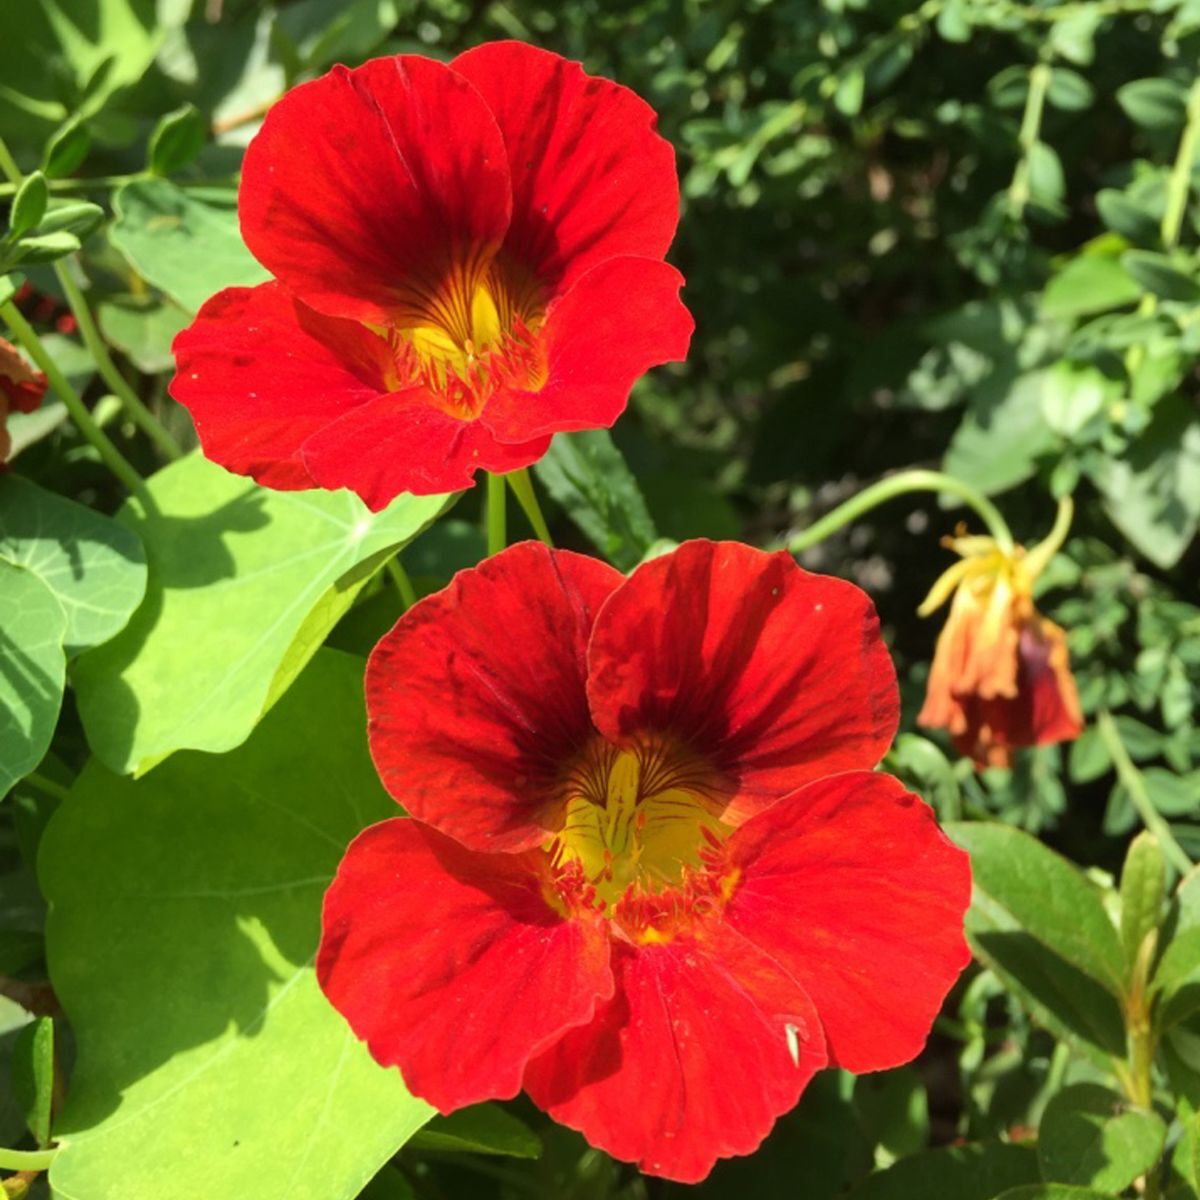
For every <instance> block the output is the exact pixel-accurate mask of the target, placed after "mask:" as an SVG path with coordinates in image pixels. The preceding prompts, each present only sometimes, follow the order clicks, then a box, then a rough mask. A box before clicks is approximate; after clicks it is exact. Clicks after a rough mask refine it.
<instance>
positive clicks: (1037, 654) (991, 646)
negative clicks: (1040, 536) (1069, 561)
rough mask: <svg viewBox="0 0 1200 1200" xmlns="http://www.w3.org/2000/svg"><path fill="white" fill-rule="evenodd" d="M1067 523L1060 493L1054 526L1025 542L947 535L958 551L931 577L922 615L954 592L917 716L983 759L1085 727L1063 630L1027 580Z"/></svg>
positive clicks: (1068, 736)
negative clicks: (1007, 544)
mask: <svg viewBox="0 0 1200 1200" xmlns="http://www.w3.org/2000/svg"><path fill="white" fill-rule="evenodd" d="M1070 524H1071V503H1070V501H1069V500H1066V501H1063V502H1062V504H1061V505H1060V507H1059V518H1058V520H1057V522H1056V523H1055V527H1054V529H1053V530H1052V531H1051V533H1050V536H1049V537H1047V538H1046V540H1045V541H1044V542H1041V543H1039V544H1038V545H1037V546H1035V547H1033V549H1031V550H1028V551H1027V550H1026V549H1025V548H1024V547H1023V546H1014V547H1013V548H1012V549H1011V550H1006V549H1004V548H1002V547H1001V546H1000V545H999V544H998V543H997V542H996V541H995V539H994V538H990V537H982V536H964V535H962V534H960V535H959V536H958V537H953V538H947V539H946V544H947V546H949V547H950V548H951V549H952V550H954V551H956V552H957V553H958V554H959V555H961V556H962V557H961V558H960V560H959V561H958V562H956V563H955V564H954V565H953V566H952V567H950V568H949V570H947V571H946V572H945V574H943V575H942V577H941V578H940V579H939V580H938V581H937V582H936V583H935V584H934V585H933V588H932V589H931V590H930V593H929V595H928V596H927V597H926V598H925V601H924V603H922V605H921V607H920V609H919V610H918V611H919V612H920V613H921V615H922V616H928V615H929V614H930V613H932V612H934V611H936V610H937V609H938V608H940V607H941V606H942V605H943V604H945V603H946V601H947V600H948V599H950V596H951V595H953V596H954V600H953V603H952V604H951V606H950V615H949V617H947V618H946V624H945V627H944V628H943V629H942V632H941V633H940V634H939V635H938V641H937V649H936V650H935V652H934V656H933V665H932V666H931V667H930V670H929V685H928V688H927V690H926V694H925V704H924V706H923V707H922V709H921V711H920V713H919V714H918V716H917V720H918V721H919V722H920V723H921V724H922V725H927V726H931V727H933V728H938V729H947V730H949V732H950V735H951V737H952V738H953V740H954V745H955V746H956V748H957V749H958V750H959V752H960V753H962V754H969V755H970V756H971V757H972V758H973V759H974V760H975V761H976V763H978V764H979V765H980V766H990V767H1007V766H1009V765H1010V764H1011V762H1012V752H1013V750H1015V749H1017V748H1018V747H1021V746H1042V745H1048V744H1050V743H1051V742H1065V741H1070V740H1072V739H1073V738H1077V737H1078V736H1079V735H1080V733H1081V732H1082V731H1083V714H1082V713H1081V712H1080V709H1079V695H1078V693H1077V691H1076V689H1075V679H1074V677H1073V676H1072V674H1071V663H1070V658H1069V655H1068V652H1067V637H1066V634H1065V633H1064V632H1063V630H1062V629H1061V628H1060V627H1059V626H1058V625H1056V624H1055V623H1054V622H1053V621H1051V620H1049V619H1048V618H1046V617H1043V616H1042V615H1041V613H1039V612H1038V610H1037V608H1036V607H1035V606H1034V603H1033V585H1034V582H1035V580H1036V579H1037V577H1038V576H1039V575H1040V574H1041V573H1042V571H1044V570H1045V568H1046V566H1047V564H1048V563H1049V562H1050V560H1051V559H1052V558H1053V557H1054V555H1055V554H1056V553H1057V552H1058V550H1059V549H1060V547H1061V546H1062V544H1063V541H1064V540H1065V538H1066V535H1067V530H1068V529H1069V528H1070Z"/></svg>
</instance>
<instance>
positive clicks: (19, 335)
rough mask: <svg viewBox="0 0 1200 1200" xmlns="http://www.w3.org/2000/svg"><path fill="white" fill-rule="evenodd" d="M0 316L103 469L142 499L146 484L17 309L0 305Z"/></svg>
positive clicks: (10, 305)
mask: <svg viewBox="0 0 1200 1200" xmlns="http://www.w3.org/2000/svg"><path fill="white" fill-rule="evenodd" d="M0 317H3V318H4V320H5V321H6V322H7V323H8V326H9V328H10V329H11V330H12V331H13V336H14V337H15V338H16V339H17V341H18V342H20V343H21V345H22V346H24V347H25V349H26V350H27V351H28V353H29V357H30V358H32V359H33V361H34V362H35V363H36V364H37V366H38V369H39V370H40V371H42V372H44V373H45V376H46V378H47V379H48V380H49V381H50V386H51V387H52V388H53V389H54V391H55V393H56V394H57V396H58V398H59V399H60V400H61V401H62V402H63V403H64V404H65V405H66V406H67V412H69V413H70V414H71V419H72V420H73V421H74V422H75V425H76V426H77V428H78V429H79V432H80V433H82V434H83V436H84V437H85V438H87V440H88V441H89V442H91V444H92V445H93V446H94V447H95V448H96V452H97V453H98V454H99V455H100V457H101V459H102V460H103V461H104V464H105V466H107V467H108V469H109V470H110V471H111V472H112V473H113V474H114V475H115V476H116V477H117V478H118V479H119V480H120V481H121V482H122V483H123V484H124V485H125V486H126V487H127V488H128V489H129V490H130V491H131V492H133V494H134V495H136V496H141V497H145V495H146V485H145V484H144V483H143V481H142V477H141V476H140V475H139V474H138V473H137V471H135V470H134V469H133V467H132V466H131V465H130V463H129V460H128V459H126V458H125V456H124V455H123V454H122V453H121V452H120V450H118V449H117V447H116V446H115V445H114V444H113V442H112V441H111V440H110V439H109V436H108V434H106V433H105V432H104V430H103V429H101V428H100V426H99V425H97V424H96V422H95V421H94V420H93V419H92V414H91V413H90V412H89V411H88V408H87V405H86V404H84V402H83V401H82V400H81V399H80V397H79V393H78V392H77V391H76V390H75V389H74V388H73V387H72V386H71V385H70V384H69V383H68V382H67V380H66V377H65V376H64V375H63V373H62V372H61V371H60V370H59V369H58V366H57V365H56V364H55V362H54V360H53V359H52V358H51V357H50V356H49V355H48V354H47V353H46V350H45V348H44V347H43V346H42V343H41V342H40V341H39V340H38V335H37V334H36V333H35V332H34V331H33V327H32V326H31V325H30V324H29V322H28V321H26V320H25V318H24V317H23V316H22V315H21V312H20V310H19V309H18V308H17V306H16V305H15V304H14V303H13V302H12V301H11V300H9V301H6V302H5V303H4V304H0Z"/></svg>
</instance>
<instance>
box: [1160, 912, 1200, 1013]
mask: <svg viewBox="0 0 1200 1200" xmlns="http://www.w3.org/2000/svg"><path fill="white" fill-rule="evenodd" d="M1150 989H1151V993H1152V995H1153V996H1154V1020H1155V1025H1156V1027H1157V1028H1158V1029H1160V1030H1163V1031H1165V1030H1168V1029H1171V1028H1172V1027H1173V1026H1175V1025H1178V1024H1179V1023H1180V1022H1181V1021H1186V1020H1187V1019H1188V1018H1189V1017H1190V1016H1191V1015H1192V1014H1193V1013H1194V1012H1196V1010H1197V1009H1200V928H1198V927H1196V926H1192V927H1190V928H1188V929H1183V930H1181V931H1180V932H1178V933H1177V934H1176V935H1175V936H1174V937H1173V938H1172V939H1171V940H1170V942H1168V943H1167V946H1166V949H1164V950H1163V953H1162V957H1161V958H1160V959H1159V960H1158V965H1157V966H1156V967H1155V969H1154V977H1153V978H1152V979H1151V981H1150Z"/></svg>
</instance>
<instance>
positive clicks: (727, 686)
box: [588, 541, 899, 824]
mask: <svg viewBox="0 0 1200 1200" xmlns="http://www.w3.org/2000/svg"><path fill="white" fill-rule="evenodd" d="M588 701H589V703H590V705H591V709H592V716H593V719H594V720H595V722H596V727H597V728H598V729H599V730H600V732H601V733H603V734H604V735H605V736H606V737H607V738H609V740H611V741H614V742H616V743H618V744H625V743H628V742H629V741H630V740H631V739H632V738H634V737H635V736H636V735H637V734H638V733H639V731H644V730H647V729H649V730H657V731H662V732H666V733H669V734H670V735H671V736H673V737H675V738H679V739H681V740H682V741H684V742H685V743H686V744H687V745H688V746H690V747H691V749H692V750H693V751H695V752H696V753H697V754H699V755H702V756H704V757H706V758H707V759H708V760H709V761H710V762H711V763H712V765H713V766H715V767H716V768H717V769H718V770H720V771H721V772H722V773H724V774H725V775H727V776H728V778H729V780H730V782H731V786H732V788H733V796H732V799H731V800H730V803H729V806H728V808H727V809H726V813H725V817H724V819H725V820H726V821H729V822H731V823H734V824H736V823H738V822H739V821H741V820H744V819H745V818H746V817H748V816H750V815H752V814H753V813H755V812H757V811H758V810H759V809H761V808H762V807H764V806H765V805H766V804H769V803H771V802H772V801H774V800H776V799H777V798H778V797H779V796H781V795H783V794H784V793H785V792H788V791H791V790H793V789H794V788H796V787H798V786H800V785H801V784H803V783H806V782H808V781H809V780H812V779H819V778H821V777H823V776H825V775H829V774H831V773H833V772H836V771H844V770H850V769H854V768H858V767H873V766H874V765H875V764H876V763H877V762H878V761H879V759H880V758H881V757H882V756H883V754H884V752H885V751H886V750H887V748H888V746H889V745H890V744H891V741H892V738H893V736H894V735H895V732H896V725H897V721H898V717H899V697H898V693H897V689H896V672H895V669H894V668H893V666H892V660H891V657H890V656H889V654H888V652H887V648H886V647H885V646H884V644H883V640H882V639H881V637H880V636H879V620H878V618H877V617H876V615H875V609H874V606H873V605H872V604H871V601H870V600H869V599H868V597H867V596H866V594H865V593H864V592H862V591H861V590H860V589H859V588H856V587H855V586H854V585H853V584H850V583H846V582H845V581H843V580H841V579H833V578H830V577H829V576H826V575H812V574H810V573H809V572H807V571H804V570H801V568H800V567H798V566H797V565H796V563H795V561H794V560H793V559H792V558H791V557H790V556H789V555H787V554H784V553H778V554H768V553H766V552H765V551H762V550H755V549H752V548H751V547H750V546H744V545H741V544H740V543H737V542H709V541H695V542H685V543H684V544H683V545H682V546H680V547H679V549H678V550H676V551H674V552H673V553H671V554H665V555H663V556H662V557H661V558H656V559H654V560H652V561H651V562H648V563H645V564H644V565H643V566H640V567H638V569H637V570H636V571H635V572H634V573H633V575H632V576H630V578H629V579H628V580H627V581H626V582H625V583H624V584H623V585H622V587H621V588H620V589H619V590H618V591H617V592H616V593H614V595H613V596H612V597H611V599H610V600H609V601H608V602H607V603H606V604H605V606H604V608H603V609H602V610H601V612H600V615H599V617H598V619H597V621H596V628H595V630H594V632H593V634H592V643H591V647H590V649H589V651H588Z"/></svg>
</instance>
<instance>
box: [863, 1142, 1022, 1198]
mask: <svg viewBox="0 0 1200 1200" xmlns="http://www.w3.org/2000/svg"><path fill="white" fill-rule="evenodd" d="M1037 1178H1038V1167H1037V1155H1036V1154H1034V1152H1033V1151H1032V1150H1029V1149H1027V1148H1026V1147H1024V1146H1009V1145H1006V1144H1004V1143H1002V1142H977V1143H974V1144H969V1145H966V1146H947V1147H944V1148H942V1149H940V1150H927V1151H925V1153H924V1154H914V1155H912V1156H910V1157H908V1158H902V1159H900V1161H899V1162H897V1163H896V1164H895V1165H894V1166H891V1167H889V1168H888V1169H887V1170H886V1171H881V1172H880V1173H879V1174H877V1175H872V1176H871V1177H870V1178H869V1179H867V1180H866V1181H865V1182H864V1183H862V1184H861V1185H860V1186H859V1187H857V1188H855V1189H854V1190H853V1191H852V1192H851V1193H850V1196H851V1198H852V1200H929V1198H930V1197H931V1196H944V1197H946V1200H950V1198H951V1197H953V1200H992V1197H993V1196H995V1195H996V1193H997V1192H1001V1191H1003V1190H1004V1189H1005V1188H1011V1187H1015V1186H1017V1185H1019V1184H1022V1183H1033V1182H1034V1181H1036V1180H1037Z"/></svg>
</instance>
